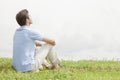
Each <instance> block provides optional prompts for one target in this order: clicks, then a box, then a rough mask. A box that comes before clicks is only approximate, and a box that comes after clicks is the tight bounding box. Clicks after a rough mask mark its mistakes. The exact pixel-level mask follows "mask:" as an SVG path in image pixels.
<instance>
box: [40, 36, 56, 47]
mask: <svg viewBox="0 0 120 80" xmlns="http://www.w3.org/2000/svg"><path fill="white" fill-rule="evenodd" d="M42 41H43V42H46V43H48V44H51V45H53V46H54V45H55V41H54V40H52V39H49V38H43V39H42Z"/></svg>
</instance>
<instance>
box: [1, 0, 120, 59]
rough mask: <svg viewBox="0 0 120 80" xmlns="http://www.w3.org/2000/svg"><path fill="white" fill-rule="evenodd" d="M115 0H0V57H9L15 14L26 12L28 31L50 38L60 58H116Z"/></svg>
mask: <svg viewBox="0 0 120 80" xmlns="http://www.w3.org/2000/svg"><path fill="white" fill-rule="evenodd" d="M119 4H120V1H119V0H12V1H9V0H0V10H1V11H0V28H1V29H0V36H1V38H0V56H1V57H11V56H12V38H13V34H14V31H15V29H16V28H18V27H19V26H18V24H17V23H16V21H15V15H16V13H17V12H18V11H20V10H21V9H28V10H29V11H30V14H31V16H32V18H33V24H32V25H31V28H34V29H37V30H39V31H41V32H42V33H43V35H45V36H48V37H51V38H54V39H55V40H56V42H57V45H56V49H57V51H58V55H59V56H60V57H62V58H63V57H64V58H66V59H67V58H68V59H93V58H97V59H99V58H100V59H103V58H107V59H109V58H110V59H112V58H116V59H118V58H120V36H119V34H120V5H119Z"/></svg>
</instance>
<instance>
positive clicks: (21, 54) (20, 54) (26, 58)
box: [13, 26, 35, 72]
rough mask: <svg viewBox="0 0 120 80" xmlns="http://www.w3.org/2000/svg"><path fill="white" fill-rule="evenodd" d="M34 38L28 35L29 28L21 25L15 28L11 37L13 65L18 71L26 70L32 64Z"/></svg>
mask: <svg viewBox="0 0 120 80" xmlns="http://www.w3.org/2000/svg"><path fill="white" fill-rule="evenodd" d="M34 49H35V44H34V40H33V39H31V37H30V29H29V28H27V27H26V26H22V27H20V28H19V29H17V30H16V32H15V34H14V39H13V66H14V67H15V68H16V69H17V70H18V71H23V72H24V71H28V70H31V69H32V65H33V64H34Z"/></svg>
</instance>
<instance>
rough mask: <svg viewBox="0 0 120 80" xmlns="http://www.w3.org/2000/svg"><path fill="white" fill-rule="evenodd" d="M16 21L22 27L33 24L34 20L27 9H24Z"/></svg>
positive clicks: (18, 14)
mask: <svg viewBox="0 0 120 80" xmlns="http://www.w3.org/2000/svg"><path fill="white" fill-rule="evenodd" d="M16 21H17V23H18V24H19V25H20V26H23V25H30V24H32V19H31V17H30V15H29V12H28V10H27V9H23V10H21V11H20V12H18V13H17V15H16Z"/></svg>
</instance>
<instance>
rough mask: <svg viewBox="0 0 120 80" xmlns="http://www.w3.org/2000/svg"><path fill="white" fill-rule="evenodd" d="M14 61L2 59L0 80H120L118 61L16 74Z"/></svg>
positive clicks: (69, 64)
mask: <svg viewBox="0 0 120 80" xmlns="http://www.w3.org/2000/svg"><path fill="white" fill-rule="evenodd" d="M11 61H12V59H9V58H0V80H120V62H118V61H93V60H88V61H86V60H80V61H62V62H61V66H62V68H61V69H59V70H47V69H45V68H44V69H43V70H42V71H40V72H38V73H35V72H26V73H21V72H16V71H15V70H14V69H13V68H12V67H11V66H12V65H11Z"/></svg>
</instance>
